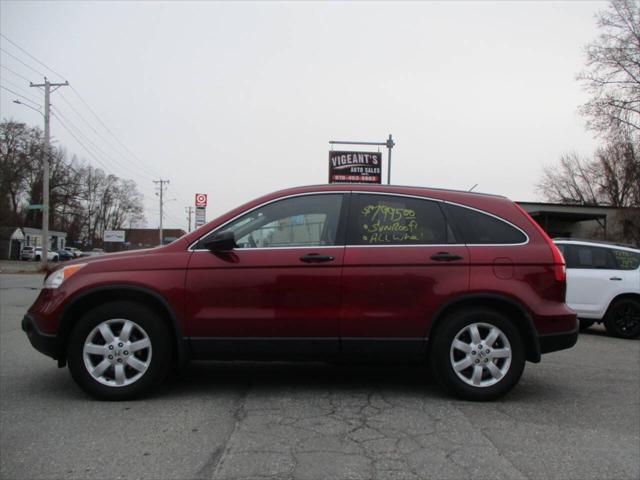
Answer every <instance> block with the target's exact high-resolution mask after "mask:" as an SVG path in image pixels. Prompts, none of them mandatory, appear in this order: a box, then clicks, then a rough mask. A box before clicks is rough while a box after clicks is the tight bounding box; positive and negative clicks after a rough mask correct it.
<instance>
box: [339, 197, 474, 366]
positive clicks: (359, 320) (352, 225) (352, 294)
mask: <svg viewBox="0 0 640 480" xmlns="http://www.w3.org/2000/svg"><path fill="white" fill-rule="evenodd" d="M468 276H469V265H468V255H467V248H466V247H465V246H464V245H461V244H457V243H456V239H455V237H454V235H453V233H452V231H451V229H450V228H449V226H448V225H447V221H446V219H445V216H444V214H443V212H442V210H441V208H440V205H439V202H437V201H433V200H428V199H422V198H416V197H410V196H402V195H387V194H373V193H371V194H369V193H353V194H352V198H351V208H350V212H349V228H348V233H347V248H346V251H345V257H344V269H343V278H342V282H343V290H342V291H343V306H342V311H341V315H340V334H341V339H342V347H343V351H344V352H345V353H349V352H351V353H357V354H358V355H362V354H365V353H374V354H375V353H385V354H387V353H394V352H395V353H398V354H400V355H402V356H404V355H410V354H413V353H419V352H420V351H421V350H420V349H421V348H422V345H423V340H424V338H425V336H426V332H427V326H428V323H429V321H430V319H431V317H432V315H433V313H434V312H435V310H436V309H437V308H438V307H439V306H440V305H442V304H443V303H444V302H445V301H446V300H447V299H448V298H449V297H450V296H451V295H454V294H459V293H460V292H461V291H465V290H466V289H467V287H468V282H469V278H468Z"/></svg>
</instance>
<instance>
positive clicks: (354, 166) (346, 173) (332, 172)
mask: <svg viewBox="0 0 640 480" xmlns="http://www.w3.org/2000/svg"><path fill="white" fill-rule="evenodd" d="M381 179H382V153H380V152H344V151H334V150H332V151H330V152H329V183H381Z"/></svg>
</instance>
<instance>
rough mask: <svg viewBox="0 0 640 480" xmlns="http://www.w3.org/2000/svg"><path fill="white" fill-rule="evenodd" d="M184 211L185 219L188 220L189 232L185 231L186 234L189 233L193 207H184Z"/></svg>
mask: <svg viewBox="0 0 640 480" xmlns="http://www.w3.org/2000/svg"><path fill="white" fill-rule="evenodd" d="M184 211H185V212H187V219H188V220H189V230H187V232H190V231H191V215H192V214H193V207H184Z"/></svg>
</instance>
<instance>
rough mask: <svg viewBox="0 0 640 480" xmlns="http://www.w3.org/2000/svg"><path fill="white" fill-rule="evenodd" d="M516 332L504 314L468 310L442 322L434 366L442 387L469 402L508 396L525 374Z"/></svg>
mask: <svg viewBox="0 0 640 480" xmlns="http://www.w3.org/2000/svg"><path fill="white" fill-rule="evenodd" d="M524 364H525V354H524V346H523V342H522V339H521V338H520V334H519V332H518V330H517V328H516V327H515V326H514V325H513V324H512V323H511V322H510V321H509V320H508V319H507V318H506V317H505V316H504V315H502V314H500V313H498V312H496V311H494V310H490V309H486V308H469V309H465V310H462V311H459V312H456V313H454V314H452V315H450V316H449V317H447V318H445V319H444V320H443V323H442V325H441V327H440V328H438V331H437V332H436V336H435V338H434V339H433V343H432V348H431V365H432V367H433V368H434V373H435V377H436V378H437V379H438V381H439V383H440V384H441V385H442V386H443V387H444V388H445V389H447V390H448V391H450V392H451V393H453V394H454V395H456V396H458V397H461V398H464V399H467V400H492V399H495V398H498V397H500V396H502V395H504V394H506V393H507V392H509V391H510V390H511V389H512V388H513V387H514V386H515V385H516V384H517V383H518V380H519V379H520V376H521V375H522V371H523V370H524Z"/></svg>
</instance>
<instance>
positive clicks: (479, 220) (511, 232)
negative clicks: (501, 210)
mask: <svg viewBox="0 0 640 480" xmlns="http://www.w3.org/2000/svg"><path fill="white" fill-rule="evenodd" d="M446 211H447V215H448V216H449V217H450V218H451V219H452V221H453V223H454V225H455V227H456V228H457V230H458V231H459V232H460V233H461V234H462V237H463V239H464V241H465V243H467V244H479V245H490V244H507V245H508V244H519V243H525V242H526V241H527V237H526V235H525V234H524V233H522V232H521V231H520V230H518V229H517V228H515V227H513V226H512V225H510V224H508V223H507V222H505V221H504V220H500V219H499V218H496V217H493V216H491V215H488V214H486V213H482V212H479V211H477V210H472V209H470V208H466V207H460V206H457V205H451V204H446Z"/></svg>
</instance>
